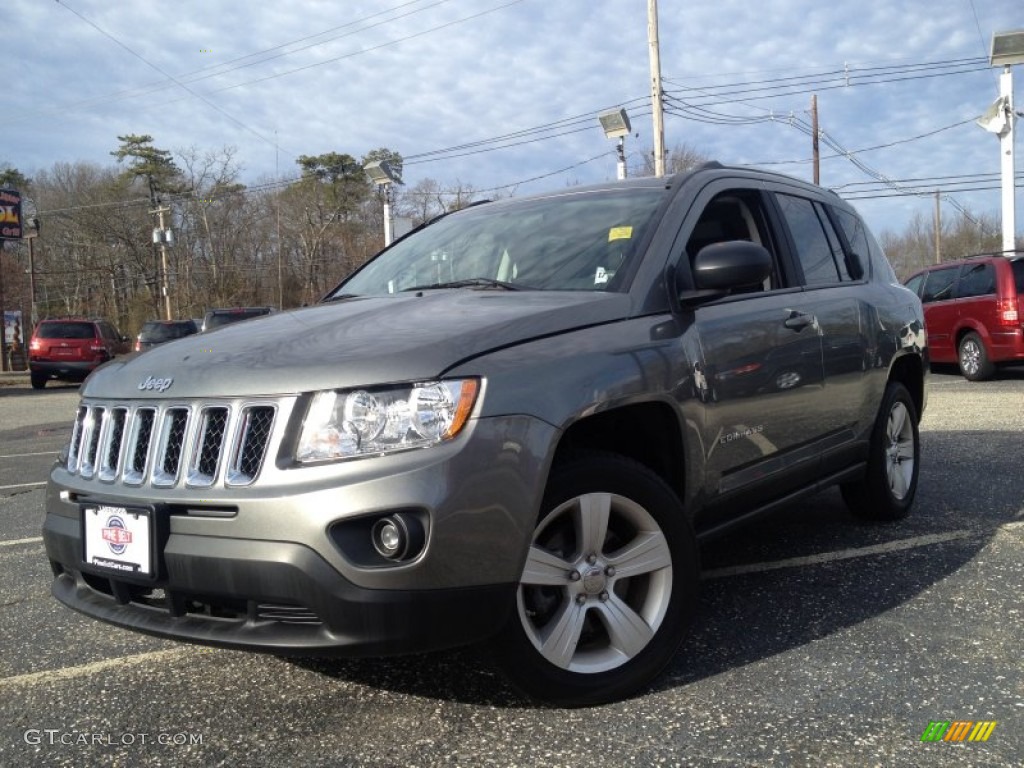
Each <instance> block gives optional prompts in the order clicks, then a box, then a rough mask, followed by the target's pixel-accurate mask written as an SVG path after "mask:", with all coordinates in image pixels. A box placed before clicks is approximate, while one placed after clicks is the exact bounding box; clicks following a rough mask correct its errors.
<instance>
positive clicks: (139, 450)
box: [124, 408, 156, 485]
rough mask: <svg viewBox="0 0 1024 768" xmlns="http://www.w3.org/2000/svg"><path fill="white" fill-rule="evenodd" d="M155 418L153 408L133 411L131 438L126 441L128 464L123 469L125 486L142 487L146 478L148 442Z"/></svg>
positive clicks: (151, 434)
mask: <svg viewBox="0 0 1024 768" xmlns="http://www.w3.org/2000/svg"><path fill="white" fill-rule="evenodd" d="M155 418H156V409H155V408H139V409H138V410H137V411H135V418H134V419H133V421H132V431H131V438H129V440H128V463H127V465H126V466H125V468H124V482H125V483H126V484H127V485H142V480H143V478H145V476H146V462H147V458H148V457H149V441H150V438H151V437H152V436H153V420H154V419H155Z"/></svg>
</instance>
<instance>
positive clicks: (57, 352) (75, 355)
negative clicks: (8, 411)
mask: <svg viewBox="0 0 1024 768" xmlns="http://www.w3.org/2000/svg"><path fill="white" fill-rule="evenodd" d="M130 351H131V348H130V346H129V344H128V337H127V336H122V335H121V333H119V332H118V330H117V329H116V328H114V326H113V325H112V324H111V323H110V322H108V321H107V320H93V319H89V318H84V317H64V318H55V319H52V320H43V321H41V322H40V323H39V325H37V326H36V327H35V330H34V331H33V332H32V338H31V340H30V341H29V344H28V367H29V371H30V375H31V380H32V386H33V387H35V388H36V389H42V388H43V387H45V386H46V382H47V381H49V380H50V379H58V380H60V381H83V380H84V379H85V377H86V376H88V375H89V374H90V373H92V372H93V371H94V370H95V369H96V368H98V367H99V366H100V365H102V364H103V363H105V362H107V361H108V360H112V359H113V358H115V357H116V356H117V355H123V354H126V353H128V352H130Z"/></svg>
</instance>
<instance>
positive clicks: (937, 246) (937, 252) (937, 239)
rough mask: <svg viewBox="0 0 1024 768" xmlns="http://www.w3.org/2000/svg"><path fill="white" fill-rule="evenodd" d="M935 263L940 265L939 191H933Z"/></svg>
mask: <svg viewBox="0 0 1024 768" xmlns="http://www.w3.org/2000/svg"><path fill="white" fill-rule="evenodd" d="M935 263H936V264H941V263H942V208H941V206H940V205H939V190H937V189H936V190H935Z"/></svg>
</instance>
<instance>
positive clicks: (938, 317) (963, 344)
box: [906, 254, 1024, 381]
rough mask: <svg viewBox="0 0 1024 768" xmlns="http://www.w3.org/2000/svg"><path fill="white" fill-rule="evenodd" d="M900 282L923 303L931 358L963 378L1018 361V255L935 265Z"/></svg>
mask: <svg viewBox="0 0 1024 768" xmlns="http://www.w3.org/2000/svg"><path fill="white" fill-rule="evenodd" d="M906 286H907V288H909V289H910V290H912V291H914V292H915V293H916V294H917V295H918V296H920V298H921V303H922V304H923V305H924V318H925V328H926V330H927V332H928V346H929V349H930V352H931V360H932V362H933V363H957V364H958V365H959V366H960V372H961V373H962V374H963V376H964V378H966V379H968V380H969V381H981V380H983V379H987V378H989V377H990V376H991V375H992V374H993V373H995V371H996V368H997V367H998V366H1000V365H1003V364H1009V363H1024V254H1019V255H1015V256H1010V257H1005V256H999V255H985V256H974V257H970V258H967V259H964V260H961V261H955V262H946V263H943V264H937V265H935V266H932V267H928V268H927V269H923V270H921V271H920V272H917V273H916V274H914V275H912V276H911V277H910V278H909V279H908V280H907V282H906Z"/></svg>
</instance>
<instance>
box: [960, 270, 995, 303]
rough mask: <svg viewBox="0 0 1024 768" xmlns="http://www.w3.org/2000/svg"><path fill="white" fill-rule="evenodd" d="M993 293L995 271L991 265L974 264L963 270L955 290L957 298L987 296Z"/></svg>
mask: <svg viewBox="0 0 1024 768" xmlns="http://www.w3.org/2000/svg"><path fill="white" fill-rule="evenodd" d="M995 292H996V271H995V268H994V267H993V266H992V265H991V264H989V263H985V264H974V265H972V266H969V267H965V268H964V273H963V274H962V275H961V276H960V286H959V288H957V297H959V298H970V297H971V296H987V295H988V294H990V293H995Z"/></svg>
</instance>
